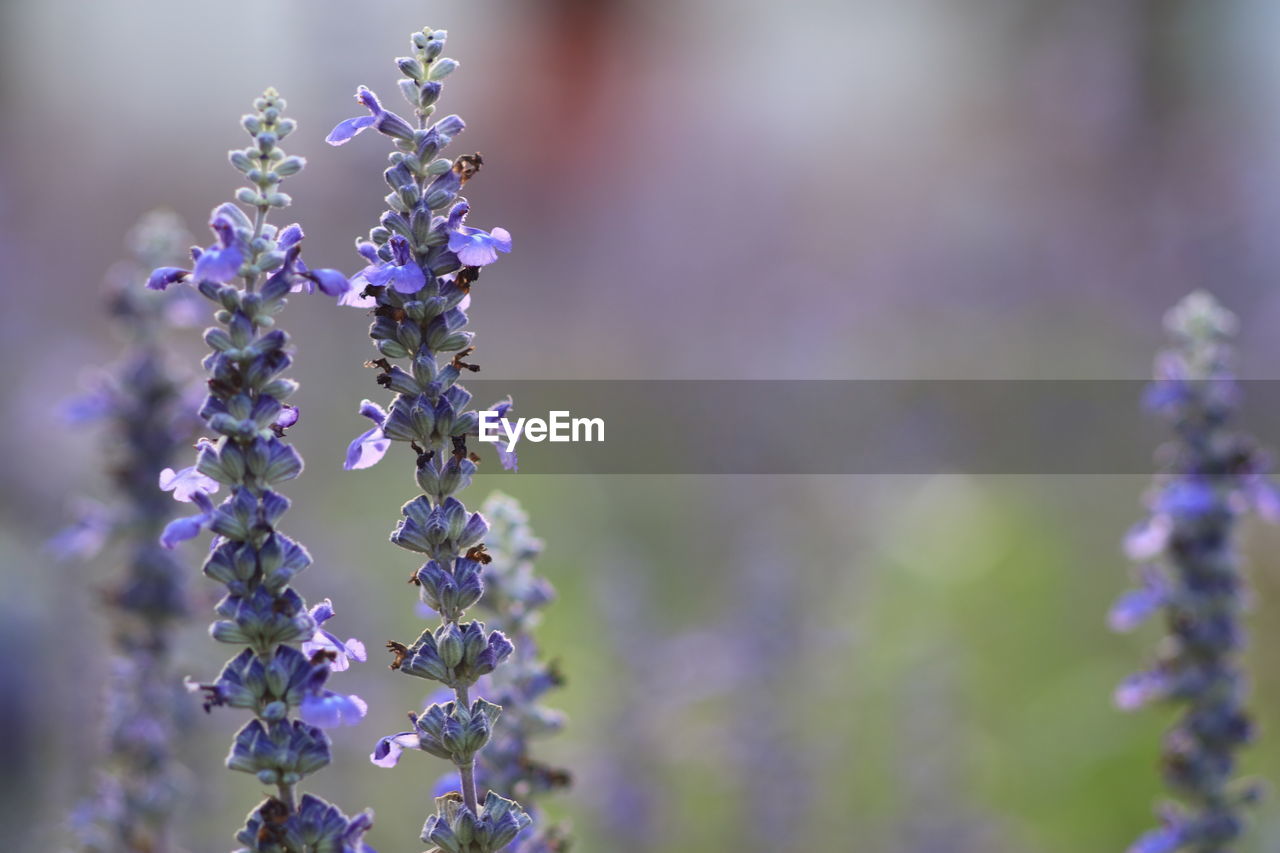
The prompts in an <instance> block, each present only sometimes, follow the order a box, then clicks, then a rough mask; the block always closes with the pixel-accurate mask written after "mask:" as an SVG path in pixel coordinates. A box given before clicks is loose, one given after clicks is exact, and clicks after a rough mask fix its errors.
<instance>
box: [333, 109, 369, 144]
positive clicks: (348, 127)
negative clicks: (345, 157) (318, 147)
mask: <svg viewBox="0 0 1280 853" xmlns="http://www.w3.org/2000/svg"><path fill="white" fill-rule="evenodd" d="M375 120H376V119H375V118H374V117H373V116H357V117H356V118H349V119H346V120H345V121H340V122H338V126H337V127H335V128H334V129H333V130H331V131H329V135H328V136H326V137H325V138H324V141H325V142H327V143H329V144H330V145H345V144H346V143H348V142H349V141H351V140H352V139H353V138H354V137H356V136H359V135H360V133H361V132H362V131H364V130H365V128H368V127H372V126H373V123H374V121H375Z"/></svg>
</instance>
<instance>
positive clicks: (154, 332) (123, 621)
mask: <svg viewBox="0 0 1280 853" xmlns="http://www.w3.org/2000/svg"><path fill="white" fill-rule="evenodd" d="M187 239H188V238H187V234H186V229H185V228H183V227H182V223H181V221H180V220H179V219H178V217H177V216H176V215H175V214H173V213H169V212H166V211H154V212H152V213H151V214H148V215H147V216H146V217H144V218H143V220H142V221H141V222H139V223H138V226H137V227H136V228H135V229H134V230H133V232H132V233H131V235H130V243H131V244H132V245H133V248H134V253H135V256H136V261H137V263H136V264H128V265H127V266H125V267H123V268H117V271H116V275H115V276H113V278H114V279H116V280H115V281H111V282H110V284H111V285H112V291H111V295H110V302H109V310H110V314H111V317H112V319H113V320H114V321H115V325H116V327H117V328H118V329H119V331H120V332H121V333H122V335H123V336H124V337H125V339H126V341H127V343H128V349H127V351H126V353H125V354H124V356H123V358H122V359H121V361H120V362H119V364H118V365H117V366H116V367H115V368H114V369H112V370H110V371H108V372H106V373H105V374H104V375H103V376H101V377H100V378H99V379H98V380H97V381H96V382H95V386H94V388H93V389H92V391H90V392H89V393H88V394H87V395H85V396H84V397H81V398H78V399H76V400H74V401H72V402H71V403H70V404H69V405H68V406H67V407H66V409H65V414H66V416H67V417H68V419H69V420H72V421H74V422H75V423H77V424H80V423H84V422H86V421H87V420H91V419H93V420H96V419H101V420H104V421H106V422H107V423H108V424H109V428H110V431H111V435H112V444H113V446H115V447H117V448H118V451H117V452H116V453H115V454H112V455H111V458H110V462H109V466H108V467H109V470H110V471H111V473H112V475H113V479H114V482H115V487H116V491H117V495H118V498H117V499H116V500H114V501H112V502H111V505H110V507H109V508H108V507H107V506H97V507H89V508H86V509H85V511H84V512H83V513H82V514H81V517H80V518H79V519H78V520H77V521H76V522H75V524H73V525H72V526H71V527H69V528H68V529H66V530H64V531H63V532H62V533H60V534H58V536H56V537H55V538H54V540H53V542H52V543H51V545H52V546H53V548H54V549H55V550H56V551H57V552H58V553H59V555H60V556H63V557H67V558H76V559H79V560H82V561H84V562H85V563H87V564H88V565H95V564H96V563H98V562H100V561H99V560H94V559H93V558H94V557H95V556H96V555H97V553H98V552H99V550H100V549H101V548H103V547H104V546H107V545H109V544H111V545H115V546H118V547H119V548H121V549H122V550H124V551H125V553H126V554H127V555H128V556H127V568H126V571H125V575H124V577H123V578H121V579H120V580H119V581H117V582H116V584H115V585H114V586H113V587H111V588H110V589H108V590H106V594H105V595H104V596H103V602H104V605H105V608H106V612H107V613H108V614H109V616H110V620H111V641H112V643H111V648H112V657H111V661H110V670H109V673H108V678H107V685H106V696H105V697H104V701H103V704H102V720H103V722H104V724H105V725H104V728H105V735H106V737H105V745H106V752H105V754H104V755H103V756H102V758H101V760H100V762H99V767H98V770H99V772H98V773H97V778H96V780H95V788H94V792H93V794H92V796H91V797H90V798H88V799H87V800H86V801H85V802H84V803H82V804H81V805H80V806H79V807H78V808H77V809H76V810H75V812H74V814H73V817H72V823H73V827H74V829H75V830H76V834H77V836H78V838H79V842H80V849H82V850H85V851H92V853H99V851H100V853H115V852H116V851H134V850H163V849H168V847H169V843H170V842H169V835H170V823H171V817H172V813H173V809H174V806H175V804H176V802H177V800H178V798H179V797H180V795H181V792H182V787H183V786H182V783H181V779H182V776H183V773H182V771H181V769H180V768H179V767H178V765H177V764H176V762H175V761H174V756H173V751H174V743H175V740H176V739H177V738H178V736H179V735H180V729H181V719H182V716H183V715H182V708H183V706H184V704H185V701H184V699H185V697H183V696H182V686H181V684H180V682H179V680H178V679H177V678H176V677H175V676H174V672H173V666H172V660H171V657H172V645H173V633H174V629H175V625H176V623H177V622H178V621H179V620H181V619H183V618H184V617H186V616H187V600H186V583H185V580H186V573H187V568H186V566H184V565H183V564H182V563H181V561H179V560H178V559H176V558H175V556H174V555H173V554H172V553H170V552H169V551H166V550H165V549H163V548H161V547H160V545H159V544H158V543H157V542H156V538H157V537H158V536H159V535H160V531H161V530H162V529H163V528H164V525H165V523H166V522H167V521H168V520H169V519H170V518H171V517H172V515H173V502H172V501H170V500H169V499H168V498H167V497H166V496H165V495H164V494H162V493H161V492H159V491H158V490H157V489H156V478H157V477H159V476H160V472H161V471H162V470H163V469H164V468H165V467H167V466H169V465H172V464H173V460H174V459H175V458H176V456H177V454H178V453H179V452H180V451H181V449H182V447H183V445H184V444H188V443H189V442H190V440H191V432H192V430H193V429H194V426H195V419H194V418H193V417H191V416H190V415H189V414H187V412H186V407H185V406H184V405H183V403H184V402H185V396H184V383H183V381H182V378H181V376H180V375H179V374H178V373H177V371H175V370H174V368H173V366H172V365H171V364H170V362H169V359H167V358H166V357H165V353H164V348H163V345H162V337H163V335H164V332H165V331H166V329H167V327H168V326H169V325H170V323H169V319H170V311H171V309H172V308H173V303H174V302H175V300H173V299H165V298H163V297H159V296H158V295H157V294H154V293H149V292H148V291H146V290H144V289H143V287H142V281H143V278H144V276H145V272H144V271H143V270H145V269H147V268H150V267H151V266H154V265H155V264H160V263H164V262H166V261H170V260H172V259H173V258H174V257H176V256H177V255H178V254H179V253H180V252H181V251H182V247H183V245H184V243H185V241H186V240H187Z"/></svg>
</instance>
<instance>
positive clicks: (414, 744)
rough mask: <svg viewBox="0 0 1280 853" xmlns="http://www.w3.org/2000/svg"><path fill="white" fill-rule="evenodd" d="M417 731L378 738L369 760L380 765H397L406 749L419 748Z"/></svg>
mask: <svg viewBox="0 0 1280 853" xmlns="http://www.w3.org/2000/svg"><path fill="white" fill-rule="evenodd" d="M419 748H420V742H419V740H418V734H417V732H398V733H396V734H393V735H388V736H387V737H384V738H381V739H379V740H378V743H377V745H376V746H374V748H373V753H372V754H371V755H370V756H369V760H370V761H372V762H373V763H374V764H376V765H378V766H379V767H395V766H396V764H397V763H399V761H400V756H401V755H402V754H403V753H404V751H405V750H406V749H419Z"/></svg>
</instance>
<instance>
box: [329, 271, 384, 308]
mask: <svg viewBox="0 0 1280 853" xmlns="http://www.w3.org/2000/svg"><path fill="white" fill-rule="evenodd" d="M363 283H364V281H363V280H362V282H361V286H357V285H356V280H355V279H354V278H352V280H351V288H350V289H349V290H347V291H345V292H344V293H343V294H342V295H341V296H339V297H338V304H339V305H345V306H346V307H348V308H377V307H378V300H377V299H375V298H374V297H372V296H365V295H364V287H363Z"/></svg>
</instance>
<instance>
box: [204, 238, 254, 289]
mask: <svg viewBox="0 0 1280 853" xmlns="http://www.w3.org/2000/svg"><path fill="white" fill-rule="evenodd" d="M242 263H244V253H243V252H241V251H240V249H239V248H237V247H235V246H230V247H228V248H223V249H218V248H213V249H206V250H205V251H204V252H203V253H201V255H200V259H199V260H198V261H196V268H195V270H194V271H193V273H192V274H193V275H194V276H195V279H196V281H216V282H220V283H222V284H225V283H227V282H229V281H231V280H232V279H234V278H235V277H236V276H237V275H238V274H239V272H240V265H241V264H242Z"/></svg>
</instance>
